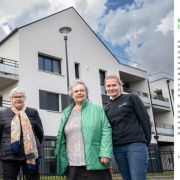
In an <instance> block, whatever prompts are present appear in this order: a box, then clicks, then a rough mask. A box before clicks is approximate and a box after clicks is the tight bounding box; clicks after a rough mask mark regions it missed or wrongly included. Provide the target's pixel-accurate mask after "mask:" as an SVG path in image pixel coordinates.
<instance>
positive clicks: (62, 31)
mask: <svg viewBox="0 0 180 180" xmlns="http://www.w3.org/2000/svg"><path fill="white" fill-rule="evenodd" d="M71 31H72V29H71V28H70V27H61V28H60V29H59V32H60V33H61V34H63V35H64V42H65V53H66V74H67V94H68V105H69V104H70V98H69V66H68V51H67V34H69V33H70V32H71Z"/></svg>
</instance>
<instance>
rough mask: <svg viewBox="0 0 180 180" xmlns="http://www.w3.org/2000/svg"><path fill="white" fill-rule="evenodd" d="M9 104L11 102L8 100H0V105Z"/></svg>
mask: <svg viewBox="0 0 180 180" xmlns="http://www.w3.org/2000/svg"><path fill="white" fill-rule="evenodd" d="M10 106H11V102H10V101H6V100H0V107H1V108H2V107H5V108H6V107H10Z"/></svg>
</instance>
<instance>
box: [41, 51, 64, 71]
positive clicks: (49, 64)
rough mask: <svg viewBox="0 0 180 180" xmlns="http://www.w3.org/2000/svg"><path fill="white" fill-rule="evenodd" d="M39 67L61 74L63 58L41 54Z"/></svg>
mask: <svg viewBox="0 0 180 180" xmlns="http://www.w3.org/2000/svg"><path fill="white" fill-rule="evenodd" d="M38 68H39V69H40V70H44V71H49V72H53V73H57V74H61V60H60V59H55V58H52V57H48V56H44V55H41V54H39V55H38Z"/></svg>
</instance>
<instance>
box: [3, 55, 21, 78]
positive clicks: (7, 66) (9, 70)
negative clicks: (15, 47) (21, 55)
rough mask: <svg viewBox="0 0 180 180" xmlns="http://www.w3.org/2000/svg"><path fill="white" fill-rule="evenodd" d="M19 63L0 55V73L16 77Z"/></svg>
mask: <svg viewBox="0 0 180 180" xmlns="http://www.w3.org/2000/svg"><path fill="white" fill-rule="evenodd" d="M18 69H19V63H18V61H15V60H12V59H7V58H3V57H0V74H3V75H7V76H13V77H18V76H19V73H18Z"/></svg>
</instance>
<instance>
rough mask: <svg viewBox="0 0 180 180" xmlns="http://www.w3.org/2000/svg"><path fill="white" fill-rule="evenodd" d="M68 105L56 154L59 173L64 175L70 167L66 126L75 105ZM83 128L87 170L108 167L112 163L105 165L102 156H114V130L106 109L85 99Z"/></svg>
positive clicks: (82, 116) (61, 125) (82, 111)
mask: <svg viewBox="0 0 180 180" xmlns="http://www.w3.org/2000/svg"><path fill="white" fill-rule="evenodd" d="M74 105H75V104H74V103H73V104H71V105H70V106H68V107H67V108H66V109H65V110H64V111H63V114H62V117H61V121H60V128H59V131H58V135H57V144H56V149H55V155H56V157H57V174H58V175H64V173H65V172H66V170H67V167H68V158H67V153H66V140H65V134H64V127H65V124H66V122H67V121H68V118H69V115H70V113H71V111H72V108H73V107H74ZM81 128H82V134H83V141H84V150H85V160H86V169H87V170H101V169H108V168H109V166H110V163H108V164H107V165H103V164H102V163H101V161H100V158H101V157H107V158H109V159H111V157H112V130H111V126H110V124H109V121H108V119H107V117H106V115H105V113H104V110H103V109H102V108H101V107H100V106H97V105H95V104H92V103H90V102H89V101H88V100H85V101H84V102H83V103H82V108H81Z"/></svg>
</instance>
